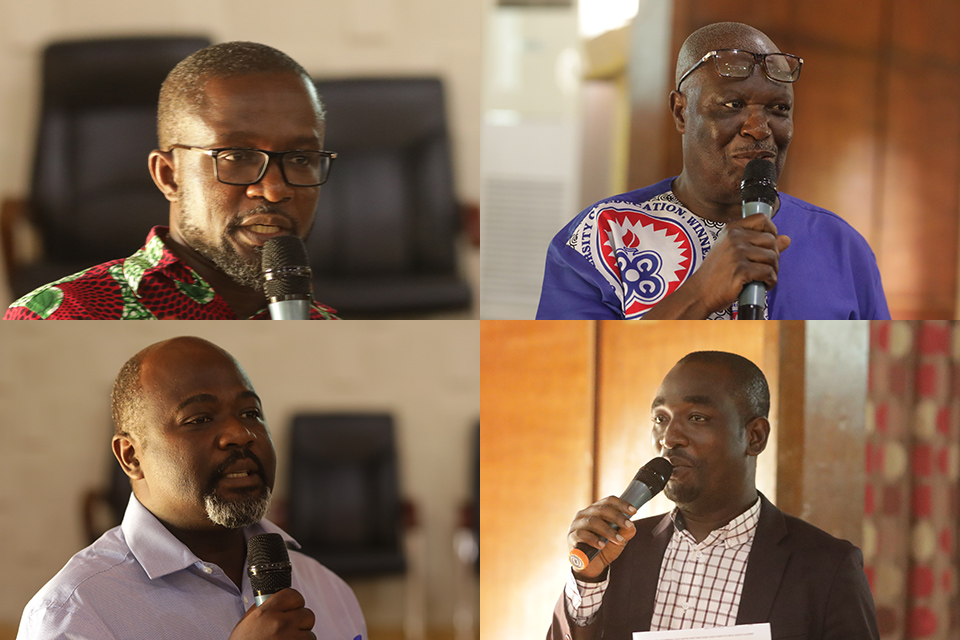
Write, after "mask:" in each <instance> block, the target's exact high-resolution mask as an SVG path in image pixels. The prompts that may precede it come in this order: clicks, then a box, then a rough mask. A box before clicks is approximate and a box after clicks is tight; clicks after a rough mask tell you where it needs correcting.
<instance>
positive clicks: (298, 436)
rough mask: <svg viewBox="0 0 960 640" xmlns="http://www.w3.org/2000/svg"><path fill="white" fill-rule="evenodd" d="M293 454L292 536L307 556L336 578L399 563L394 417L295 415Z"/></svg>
mask: <svg viewBox="0 0 960 640" xmlns="http://www.w3.org/2000/svg"><path fill="white" fill-rule="evenodd" d="M290 451H291V461H290V503H289V519H290V526H289V530H290V534H291V535H292V536H293V537H294V538H296V539H297V541H298V542H299V543H300V544H301V545H303V547H304V551H305V552H308V553H310V555H313V556H314V557H316V558H317V559H319V560H320V561H321V562H323V563H324V564H326V565H327V566H330V568H332V569H334V570H335V571H337V572H338V573H350V571H351V569H362V570H363V572H364V573H374V572H376V569H377V567H376V566H375V565H376V564H377V563H380V562H383V564H384V565H385V566H386V565H389V566H390V567H393V568H395V567H396V566H397V559H398V558H399V559H400V560H399V561H400V563H401V564H402V537H401V506H402V505H401V498H400V490H399V486H398V479H397V452H396V445H395V442H394V425H393V418H392V416H390V415H387V414H307V415H298V416H296V417H294V420H293V428H292V431H291V440H290ZM364 554H366V557H364ZM391 556H392V558H391ZM370 558H373V559H372V560H371V559H370ZM339 559H343V560H345V561H346V565H345V566H343V567H341V566H337V564H336V562H337V560H339ZM334 567H336V568H334Z"/></svg>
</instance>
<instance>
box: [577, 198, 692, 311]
mask: <svg viewBox="0 0 960 640" xmlns="http://www.w3.org/2000/svg"><path fill="white" fill-rule="evenodd" d="M591 215H592V217H594V219H595V223H594V225H593V226H594V229H595V234H594V235H593V237H592V238H591V246H590V248H589V250H590V252H591V253H592V254H593V255H592V256H591V257H592V258H593V262H594V264H595V265H597V267H598V268H599V269H600V271H601V272H603V274H604V276H605V277H606V278H607V280H609V281H610V282H611V283H612V284H614V286H615V287H617V288H618V289H619V291H618V294H619V295H621V297H622V298H621V299H622V300H623V310H624V315H625V316H626V317H627V318H638V317H641V316H642V315H643V314H644V313H645V312H646V311H647V310H648V309H650V307H652V306H654V305H655V304H657V303H658V302H660V301H661V300H663V299H664V298H665V297H667V296H668V295H670V294H671V293H673V292H674V291H675V290H676V289H677V287H679V286H680V285H681V284H683V282H684V281H685V280H686V279H687V277H689V275H690V274H691V273H693V272H694V271H695V270H696V268H697V267H698V266H699V263H700V261H701V260H702V256H703V255H704V254H705V251H703V250H702V249H701V245H703V247H704V248H707V247H709V245H710V241H709V238H708V236H707V233H706V231H705V230H704V229H703V225H701V224H700V223H699V222H698V221H697V220H696V218H694V217H693V216H691V215H690V214H689V213H688V212H687V211H686V210H685V209H683V207H682V206H681V205H679V204H678V203H675V202H671V201H669V200H651V201H647V202H644V203H642V204H640V205H635V204H630V203H619V202H618V203H605V204H604V205H602V206H601V207H598V208H597V209H595V210H594V211H593V212H591Z"/></svg>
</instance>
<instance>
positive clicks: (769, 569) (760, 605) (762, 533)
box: [737, 494, 790, 624]
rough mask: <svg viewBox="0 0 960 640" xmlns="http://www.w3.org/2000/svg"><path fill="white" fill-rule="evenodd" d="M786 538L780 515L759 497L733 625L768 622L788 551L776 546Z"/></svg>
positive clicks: (785, 530) (788, 557)
mask: <svg viewBox="0 0 960 640" xmlns="http://www.w3.org/2000/svg"><path fill="white" fill-rule="evenodd" d="M786 535H787V525H786V521H785V520H784V517H783V512H782V511H780V509H777V508H776V507H775V506H773V504H772V503H771V502H770V501H769V500H767V499H766V497H764V496H763V494H761V495H760V520H759V521H758V522H757V533H756V534H755V535H754V538H753V546H752V547H751V548H750V558H749V560H747V571H746V574H745V575H744V579H743V591H741V592H740V610H739V612H738V613H737V624H757V623H760V622H766V621H767V620H769V619H770V611H771V609H772V608H773V601H774V599H775V598H776V595H777V591H778V590H779V588H780V580H781V579H782V578H783V572H784V570H785V569H786V566H787V561H788V560H789V559H790V551H788V550H787V549H785V548H784V547H783V546H782V545H781V544H780V542H781V540H783V539H784V538H785V537H786Z"/></svg>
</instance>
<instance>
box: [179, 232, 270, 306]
mask: <svg viewBox="0 0 960 640" xmlns="http://www.w3.org/2000/svg"><path fill="white" fill-rule="evenodd" d="M163 243H164V244H165V245H166V247H167V249H169V250H170V253H172V254H173V255H175V256H177V258H179V259H180V260H182V261H183V262H184V263H185V264H186V265H187V266H189V267H190V268H191V269H193V270H194V271H196V272H197V275H199V276H200V277H201V278H203V279H204V280H206V281H207V283H208V284H209V285H210V286H211V287H213V290H214V291H216V292H217V294H218V295H220V296H221V297H222V298H223V299H224V300H225V301H226V302H227V304H228V305H230V309H231V310H233V312H234V313H235V314H236V315H237V317H238V318H240V319H246V318H249V317H250V316H252V315H253V314H255V313H256V312H257V311H259V310H261V309H263V308H264V307H265V306H267V299H266V297H265V296H264V295H263V292H262V291H259V290H257V289H253V288H251V287H247V286H244V285H242V284H239V283H237V282H236V281H235V280H234V279H233V278H231V277H230V276H228V275H227V274H225V273H223V272H222V271H220V270H219V269H218V268H217V266H216V265H215V264H213V262H211V261H210V260H208V259H207V258H205V257H204V256H202V255H201V254H200V253H198V252H197V251H196V250H195V249H193V247H191V246H190V245H188V244H187V243H186V242H184V240H183V238H182V237H180V236H179V234H177V233H176V231H174V230H173V229H172V228H171V229H170V233H169V235H167V237H166V238H163Z"/></svg>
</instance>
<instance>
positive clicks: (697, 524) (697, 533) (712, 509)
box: [677, 487, 757, 542]
mask: <svg viewBox="0 0 960 640" xmlns="http://www.w3.org/2000/svg"><path fill="white" fill-rule="evenodd" d="M756 501H757V489H756V487H750V489H749V490H748V491H745V492H743V494H742V495H741V498H740V500H737V501H735V502H730V503H728V504H724V505H717V504H713V505H698V504H697V503H695V502H694V503H690V504H678V505H677V508H678V509H679V510H680V513H682V514H683V521H684V524H686V526H687V530H688V531H689V532H690V535H692V536H693V538H694V539H695V540H696V541H697V542H701V541H703V539H704V538H706V537H707V536H708V535H710V533H712V532H713V531H716V530H717V529H719V528H720V527H722V526H724V525H725V524H727V523H728V522H730V521H731V520H733V519H734V518H736V517H737V516H739V515H740V514H742V513H743V512H744V511H746V510H747V509H749V508H750V507H752V506H753V504H754V503H755V502H756Z"/></svg>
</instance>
